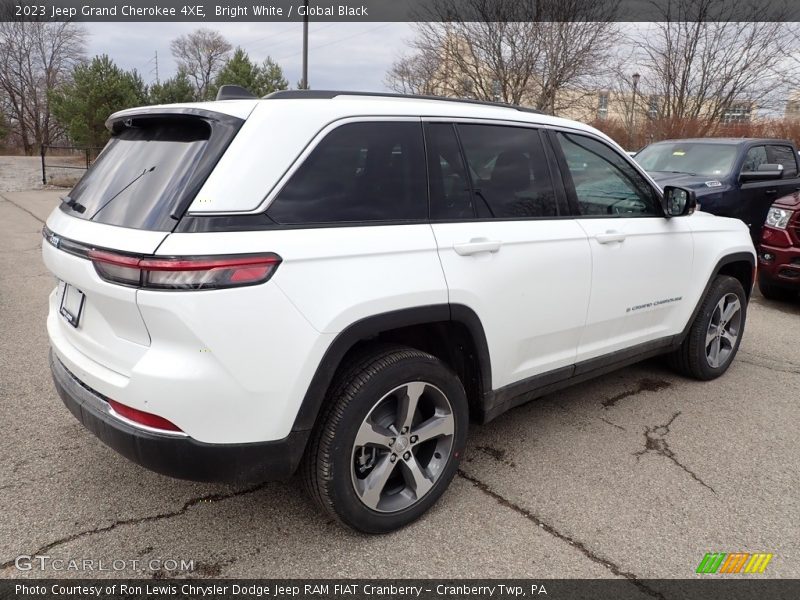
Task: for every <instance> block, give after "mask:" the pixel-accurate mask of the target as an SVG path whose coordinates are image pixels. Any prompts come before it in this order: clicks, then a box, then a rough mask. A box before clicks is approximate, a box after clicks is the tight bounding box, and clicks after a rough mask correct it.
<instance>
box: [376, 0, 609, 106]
mask: <svg viewBox="0 0 800 600" xmlns="http://www.w3.org/2000/svg"><path fill="white" fill-rule="evenodd" d="M618 5H619V3H618V2H617V1H612V2H594V3H590V2H585V1H583V0H541V1H539V2H521V1H519V0H437V1H436V2H434V3H433V4H432V5H431V7H430V8H429V9H428V12H427V15H426V16H425V19H426V20H424V21H423V20H420V21H419V22H418V23H417V25H416V34H417V35H416V37H415V39H414V40H413V41H412V48H413V49H414V53H413V54H412V55H411V56H410V57H408V56H407V57H404V58H401V59H400V60H399V61H398V62H397V63H395V65H394V66H393V67H392V69H391V70H390V71H389V73H388V74H387V79H386V81H387V85H389V86H390V87H392V88H393V89H400V90H402V89H406V88H408V89H411V90H416V89H432V90H436V92H437V93H439V94H442V95H449V96H471V97H475V98H478V99H482V100H497V101H502V102H508V103H513V104H520V103H526V104H530V105H532V106H534V107H535V108H539V109H543V110H547V111H550V112H557V111H558V110H559V108H560V107H559V101H560V100H559V98H560V94H559V93H560V92H561V91H562V90H564V89H565V88H571V89H572V90H573V92H577V91H579V90H582V89H585V88H586V87H590V86H588V85H587V84H588V83H589V81H590V80H592V79H594V78H597V77H598V76H599V75H600V74H601V73H602V72H603V70H604V65H605V63H606V61H605V58H606V57H607V55H608V53H609V52H610V49H611V48H612V46H613V44H614V41H615V36H616V31H617V29H618V26H617V25H616V24H615V23H613V22H612V21H613V18H614V16H615V15H616V11H617V8H618ZM573 95H574V93H573Z"/></svg>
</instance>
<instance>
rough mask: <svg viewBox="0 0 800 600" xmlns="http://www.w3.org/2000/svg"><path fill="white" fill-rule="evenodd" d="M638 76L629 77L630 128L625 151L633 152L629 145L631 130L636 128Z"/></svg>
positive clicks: (631, 137)
mask: <svg viewBox="0 0 800 600" xmlns="http://www.w3.org/2000/svg"><path fill="white" fill-rule="evenodd" d="M639 77H640V76H639V74H638V73H634V74H633V76H632V77H631V81H632V82H633V98H632V99H631V122H630V128H629V129H628V148H627V150H633V148H631V144H632V141H633V130H634V128H635V127H636V88H637V87H638V86H639Z"/></svg>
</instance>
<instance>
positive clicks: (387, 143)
mask: <svg viewBox="0 0 800 600" xmlns="http://www.w3.org/2000/svg"><path fill="white" fill-rule="evenodd" d="M267 215H269V217H270V218H271V219H273V220H274V221H276V222H278V223H281V224H286V225H301V224H325V223H343V224H346V223H359V222H374V221H423V220H426V219H427V215H428V194H427V182H426V172H425V150H424V146H423V142H422V125H421V123H419V122H418V121H417V122H405V121H375V122H369V123H348V124H345V125H342V126H340V127H337V128H336V129H334V130H333V131H331V132H330V133H329V134H328V135H327V136H326V137H325V138H324V139H323V140H322V141H321V142H319V144H318V145H317V146H316V147H315V148H314V150H313V151H312V152H311V154H309V155H308V157H307V158H306V159H305V161H304V162H303V164H302V165H301V166H300V168H299V169H298V170H297V171H296V172H295V173H294V174H293V175H292V177H291V179H289V181H288V183H287V184H286V185H285V186H284V187H283V189H282V190H281V191H280V193H279V194H278V196H277V197H276V198H275V199H274V200H273V201H272V203H271V204H270V206H269V208H268V209H267Z"/></svg>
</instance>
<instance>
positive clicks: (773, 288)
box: [758, 276, 794, 301]
mask: <svg viewBox="0 0 800 600" xmlns="http://www.w3.org/2000/svg"><path fill="white" fill-rule="evenodd" d="M758 289H759V291H760V292H761V295H762V296H764V298H766V299H767V300H779V301H782V300H789V299H791V297H792V296H793V295H794V292H793V291H792V290H789V289H787V288H785V287H781V286H779V285H775V284H774V283H771V282H770V281H769V280H767V279H766V278H765V277H763V276H759V278H758Z"/></svg>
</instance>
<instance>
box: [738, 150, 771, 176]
mask: <svg viewBox="0 0 800 600" xmlns="http://www.w3.org/2000/svg"><path fill="white" fill-rule="evenodd" d="M766 162H768V161H767V147H766V146H754V147H752V148H750V150H748V151H747V156H745V157H744V164H743V165H742V171H758V167H759V165H763V164H764V163H766Z"/></svg>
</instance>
